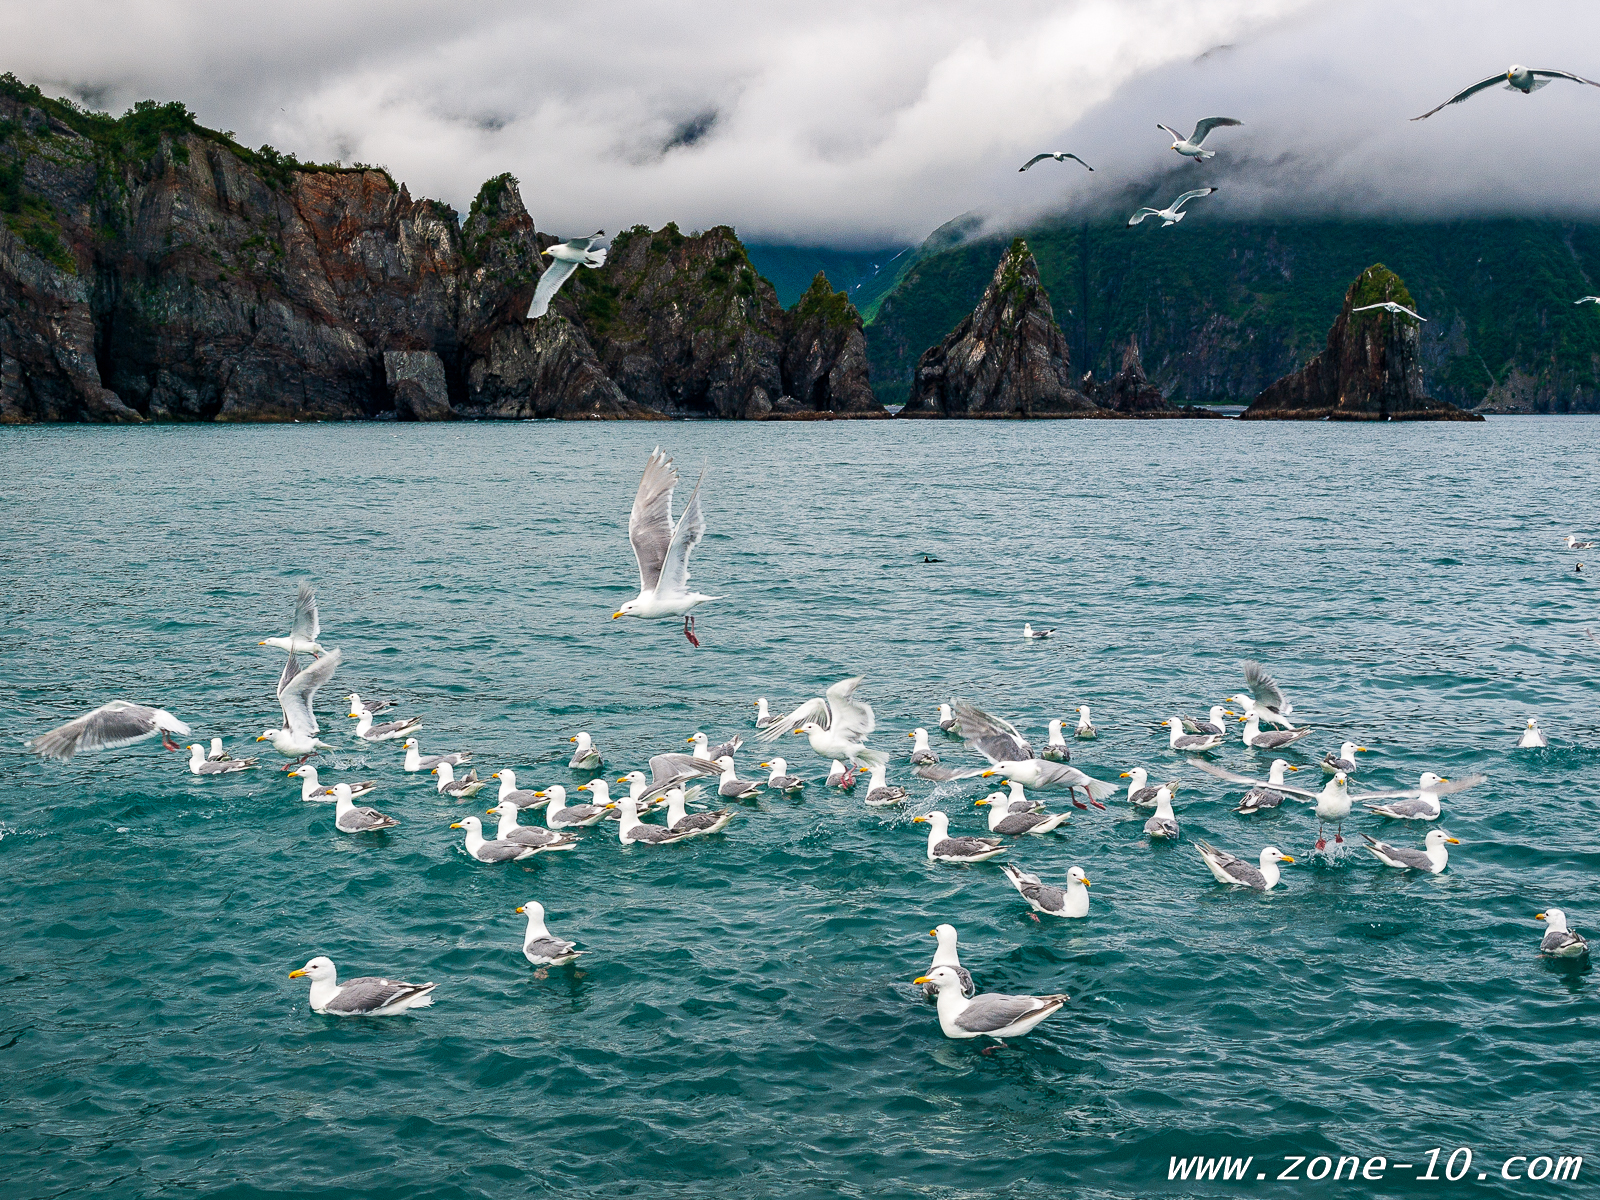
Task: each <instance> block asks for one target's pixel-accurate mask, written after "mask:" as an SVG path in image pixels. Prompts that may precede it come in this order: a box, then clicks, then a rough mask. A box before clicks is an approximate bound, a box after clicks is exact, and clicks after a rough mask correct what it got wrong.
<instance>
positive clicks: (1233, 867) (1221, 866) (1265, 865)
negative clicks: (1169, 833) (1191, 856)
mask: <svg viewBox="0 0 1600 1200" xmlns="http://www.w3.org/2000/svg"><path fill="white" fill-rule="evenodd" d="M1192 845H1193V846H1194V848H1195V849H1196V850H1198V851H1200V857H1201V858H1202V859H1204V860H1205V864H1206V866H1207V867H1209V868H1210V870H1211V873H1212V874H1213V875H1215V876H1216V878H1217V882H1218V883H1230V884H1235V885H1237V886H1239V887H1247V888H1254V889H1255V890H1256V891H1258V892H1270V891H1271V890H1272V889H1273V888H1275V887H1277V886H1278V879H1279V876H1280V872H1279V870H1278V864H1279V863H1281V862H1286V863H1292V862H1293V861H1294V859H1292V858H1290V857H1289V856H1288V855H1287V854H1284V853H1283V852H1282V851H1280V850H1279V849H1278V848H1277V847H1276V846H1267V847H1266V848H1265V849H1263V850H1262V851H1261V858H1260V863H1261V865H1260V867H1259V868H1257V867H1252V866H1251V865H1250V864H1249V863H1247V862H1244V861H1243V860H1242V859H1238V858H1235V857H1234V856H1233V855H1231V854H1229V853H1228V852H1227V851H1226V850H1218V849H1217V848H1216V847H1215V846H1213V845H1211V844H1210V843H1209V842H1194V843H1192Z"/></svg>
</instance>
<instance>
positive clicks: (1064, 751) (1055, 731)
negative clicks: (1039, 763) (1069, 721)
mask: <svg viewBox="0 0 1600 1200" xmlns="http://www.w3.org/2000/svg"><path fill="white" fill-rule="evenodd" d="M1061 725H1062V721H1061V718H1060V717H1052V718H1050V724H1049V726H1048V727H1047V728H1048V730H1049V732H1048V733H1046V734H1045V739H1044V749H1043V750H1041V751H1040V752H1039V757H1040V758H1048V759H1049V760H1050V761H1051V762H1071V761H1072V748H1071V747H1070V746H1068V745H1067V739H1066V736H1065V735H1064V734H1063V733H1062V732H1061Z"/></svg>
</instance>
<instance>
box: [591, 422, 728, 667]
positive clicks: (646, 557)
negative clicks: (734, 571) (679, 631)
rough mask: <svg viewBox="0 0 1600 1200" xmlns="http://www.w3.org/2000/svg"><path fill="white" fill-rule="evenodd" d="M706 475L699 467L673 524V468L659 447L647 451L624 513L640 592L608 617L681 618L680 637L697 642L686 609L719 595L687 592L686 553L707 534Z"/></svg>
mask: <svg viewBox="0 0 1600 1200" xmlns="http://www.w3.org/2000/svg"><path fill="white" fill-rule="evenodd" d="M705 478H706V477H705V472H704V471H702V472H701V473H700V479H699V482H697V483H696V484H695V485H694V491H693V492H691V493H690V495H689V503H688V505H687V506H686V507H685V508H684V510H683V515H682V516H681V517H679V518H678V521H677V523H676V524H674V523H673V520H672V491H673V489H674V488H676V487H677V486H678V469H677V468H676V467H674V466H673V465H672V460H671V459H670V458H668V457H667V456H666V455H665V454H663V453H661V447H660V446H657V447H656V448H655V449H654V450H652V451H650V457H649V459H647V460H646V462H645V464H644V475H643V476H641V477H640V479H639V491H638V493H637V494H635V496H634V498H633V512H632V513H631V514H630V515H629V517H628V541H629V542H631V543H632V544H633V557H634V559H635V560H636V561H637V562H638V564H639V594H638V595H637V596H636V597H634V598H633V599H632V600H629V601H626V602H625V603H624V604H623V605H622V607H621V608H619V609H617V611H616V612H614V613H612V614H611V619H612V620H613V621H614V620H616V619H617V618H618V617H639V618H641V619H643V620H647V621H653V620H655V619H657V618H659V617H682V618H683V636H684V637H686V638H688V639H689V643H690V644H691V645H693V646H698V645H699V644H700V639H699V638H697V637H695V635H694V616H693V613H692V612H691V610H692V609H693V608H695V606H696V605H700V604H704V603H705V602H706V601H708V600H720V599H722V597H721V596H707V595H704V594H702V593H700V592H691V591H689V590H688V588H689V555H690V553H691V552H692V551H693V550H694V548H695V547H696V546H698V545H699V544H700V539H701V538H703V537H705V535H706V519H705V515H704V514H703V513H702V512H701V511H700V486H701V484H703V483H704V482H705Z"/></svg>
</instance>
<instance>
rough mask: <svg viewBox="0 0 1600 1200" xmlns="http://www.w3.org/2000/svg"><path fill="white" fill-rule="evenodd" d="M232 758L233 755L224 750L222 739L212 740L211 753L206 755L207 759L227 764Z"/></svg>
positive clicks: (215, 738)
mask: <svg viewBox="0 0 1600 1200" xmlns="http://www.w3.org/2000/svg"><path fill="white" fill-rule="evenodd" d="M232 757H233V755H231V754H229V753H228V752H227V751H226V750H224V749H223V748H222V739H221V738H219V737H214V738H212V739H211V751H210V753H209V754H207V755H206V758H208V759H209V760H210V761H212V762H227V761H228V760H229V759H230V758H232Z"/></svg>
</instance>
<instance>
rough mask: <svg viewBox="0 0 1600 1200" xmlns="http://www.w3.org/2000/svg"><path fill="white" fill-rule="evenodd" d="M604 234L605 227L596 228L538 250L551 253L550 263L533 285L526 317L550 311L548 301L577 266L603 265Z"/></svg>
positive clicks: (542, 314)
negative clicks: (602, 245)
mask: <svg viewBox="0 0 1600 1200" xmlns="http://www.w3.org/2000/svg"><path fill="white" fill-rule="evenodd" d="M605 235H606V231H605V230H604V229H597V230H595V232H593V233H591V234H590V235H589V236H588V237H581V238H573V239H572V240H571V241H567V242H557V243H556V244H555V245H554V246H549V247H546V248H545V249H544V250H543V251H541V253H543V254H548V255H549V256H550V265H549V266H548V267H546V268H545V269H544V274H543V275H541V276H539V286H538V287H536V288H534V289H533V303H532V304H530V305H528V320H530V321H531V320H533V319H534V318H535V317H542V316H544V315H545V313H547V312H549V311H550V301H552V300H554V299H555V296H556V293H557V292H559V291H560V290H561V285H562V284H563V283H565V282H566V281H567V277H568V276H569V275H571V274H572V273H573V272H574V271H576V270H577V269H578V268H579V267H580V266H582V267H603V266H605V263H606V252H605V251H604V250H603V249H601V248H600V239H601V238H603V237H605Z"/></svg>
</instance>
